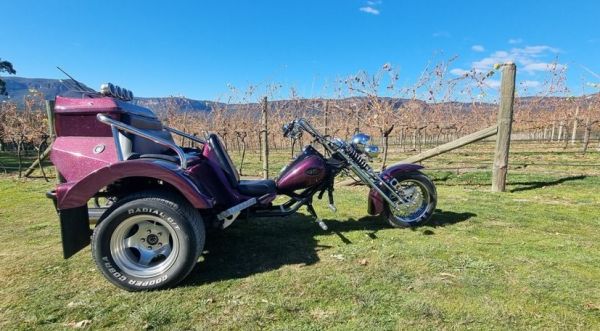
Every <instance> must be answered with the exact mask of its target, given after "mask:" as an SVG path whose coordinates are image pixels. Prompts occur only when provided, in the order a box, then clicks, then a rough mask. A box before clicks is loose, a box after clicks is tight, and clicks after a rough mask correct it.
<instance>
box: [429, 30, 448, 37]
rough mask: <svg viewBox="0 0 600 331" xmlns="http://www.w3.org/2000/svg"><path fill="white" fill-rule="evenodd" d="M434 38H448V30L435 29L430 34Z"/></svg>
mask: <svg viewBox="0 0 600 331" xmlns="http://www.w3.org/2000/svg"><path fill="white" fill-rule="evenodd" d="M432 36H433V37H434V38H450V32H448V31H437V32H434V33H433V34H432Z"/></svg>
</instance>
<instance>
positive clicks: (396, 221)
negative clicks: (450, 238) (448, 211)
mask: <svg viewBox="0 0 600 331" xmlns="http://www.w3.org/2000/svg"><path fill="white" fill-rule="evenodd" d="M394 178H395V179H396V181H397V185H396V186H397V187H400V189H401V192H404V199H405V200H407V201H408V202H407V203H403V204H402V205H401V206H400V208H399V210H395V209H392V208H391V207H390V205H389V204H388V203H386V204H385V209H384V212H383V216H384V218H385V220H386V221H387V222H388V223H389V224H390V225H391V226H393V227H395V228H405V227H411V226H418V225H422V224H424V223H426V222H427V221H429V219H431V216H432V215H433V212H434V211H435V206H436V204H437V192H436V189H435V185H434V184H433V182H432V181H431V179H429V177H427V176H426V175H424V174H423V173H421V172H419V171H415V172H409V173H403V174H399V175H397V176H394Z"/></svg>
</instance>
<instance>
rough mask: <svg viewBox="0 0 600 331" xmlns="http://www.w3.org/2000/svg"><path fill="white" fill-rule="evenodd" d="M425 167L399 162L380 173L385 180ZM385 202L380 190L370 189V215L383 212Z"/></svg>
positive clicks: (368, 208)
mask: <svg viewBox="0 0 600 331" xmlns="http://www.w3.org/2000/svg"><path fill="white" fill-rule="evenodd" d="M423 168H424V167H423V166H422V165H419V164H412V163H398V164H394V165H392V166H389V167H388V168H386V169H385V170H384V171H382V172H381V174H379V176H380V177H381V178H383V179H385V180H390V179H392V178H394V177H396V176H398V175H400V174H403V173H409V172H413V171H418V170H421V169H423ZM384 203H385V200H384V199H383V197H381V195H380V194H379V192H377V191H375V190H373V189H371V190H370V191H369V204H368V207H367V212H368V213H369V215H379V214H381V213H382V212H383V206H384Z"/></svg>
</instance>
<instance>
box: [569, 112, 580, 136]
mask: <svg viewBox="0 0 600 331" xmlns="http://www.w3.org/2000/svg"><path fill="white" fill-rule="evenodd" d="M578 117H579V106H577V109H576V110H575V118H574V119H573V132H572V133H571V145H575V138H577V124H578V123H579V118H578Z"/></svg>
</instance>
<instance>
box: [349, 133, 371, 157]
mask: <svg viewBox="0 0 600 331" xmlns="http://www.w3.org/2000/svg"><path fill="white" fill-rule="evenodd" d="M369 141H371V137H369V135H368V134H364V133H360V132H359V133H357V134H355V135H354V136H353V137H352V146H354V148H356V149H357V150H358V151H359V152H361V153H364V152H365V147H367V145H368V144H369Z"/></svg>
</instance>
